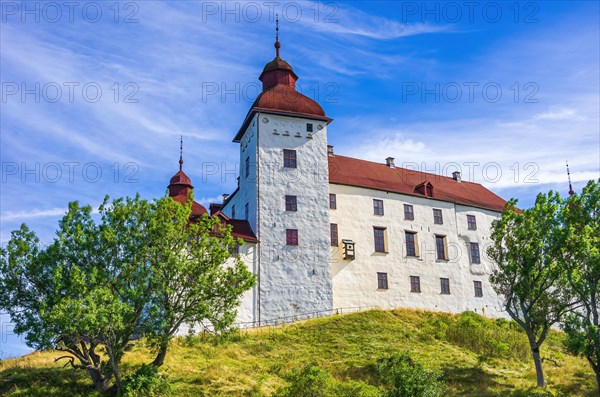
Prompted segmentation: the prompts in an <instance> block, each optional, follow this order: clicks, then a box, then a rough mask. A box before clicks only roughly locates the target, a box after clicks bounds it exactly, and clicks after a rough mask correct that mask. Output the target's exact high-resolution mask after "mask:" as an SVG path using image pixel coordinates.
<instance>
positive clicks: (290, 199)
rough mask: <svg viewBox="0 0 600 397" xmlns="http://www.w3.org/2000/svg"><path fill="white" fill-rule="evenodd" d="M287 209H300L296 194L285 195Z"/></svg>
mask: <svg viewBox="0 0 600 397" xmlns="http://www.w3.org/2000/svg"><path fill="white" fill-rule="evenodd" d="M285 210H286V211H293V212H296V211H298V199H297V198H296V196H285Z"/></svg>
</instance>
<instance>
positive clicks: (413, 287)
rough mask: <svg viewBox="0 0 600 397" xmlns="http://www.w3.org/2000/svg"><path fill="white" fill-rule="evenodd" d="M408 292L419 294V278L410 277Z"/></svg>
mask: <svg viewBox="0 0 600 397" xmlns="http://www.w3.org/2000/svg"><path fill="white" fill-rule="evenodd" d="M410 292H421V278H420V277H419V276H410Z"/></svg>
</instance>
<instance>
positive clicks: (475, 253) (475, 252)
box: [470, 243, 481, 263]
mask: <svg viewBox="0 0 600 397" xmlns="http://www.w3.org/2000/svg"><path fill="white" fill-rule="evenodd" d="M470 245H471V263H481V258H480V257H479V244H478V243H470Z"/></svg>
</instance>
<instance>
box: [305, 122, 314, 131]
mask: <svg viewBox="0 0 600 397" xmlns="http://www.w3.org/2000/svg"><path fill="white" fill-rule="evenodd" d="M306 132H313V125H312V123H306Z"/></svg>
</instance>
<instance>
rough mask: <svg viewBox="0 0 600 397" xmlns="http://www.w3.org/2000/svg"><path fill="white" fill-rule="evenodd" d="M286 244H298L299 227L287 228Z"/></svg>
mask: <svg viewBox="0 0 600 397" xmlns="http://www.w3.org/2000/svg"><path fill="white" fill-rule="evenodd" d="M285 245H290V246H297V245H298V229H285Z"/></svg>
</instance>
